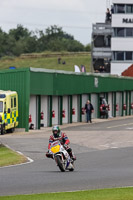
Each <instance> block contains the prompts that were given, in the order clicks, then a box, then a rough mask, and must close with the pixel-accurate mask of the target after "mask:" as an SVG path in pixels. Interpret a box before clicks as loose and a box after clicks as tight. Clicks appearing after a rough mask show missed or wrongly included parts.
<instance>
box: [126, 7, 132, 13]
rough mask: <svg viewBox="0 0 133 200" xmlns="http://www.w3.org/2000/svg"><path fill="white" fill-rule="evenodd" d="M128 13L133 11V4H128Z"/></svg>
mask: <svg viewBox="0 0 133 200" xmlns="http://www.w3.org/2000/svg"><path fill="white" fill-rule="evenodd" d="M126 13H133V5H126Z"/></svg>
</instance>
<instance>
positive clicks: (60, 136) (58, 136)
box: [46, 126, 76, 160]
mask: <svg viewBox="0 0 133 200" xmlns="http://www.w3.org/2000/svg"><path fill="white" fill-rule="evenodd" d="M52 132H53V135H51V136H50V138H49V144H48V152H46V157H48V158H53V155H52V154H50V153H49V149H50V145H51V143H52V142H54V141H57V140H59V141H60V143H61V144H62V145H63V146H64V148H65V150H66V151H67V152H68V153H69V155H70V158H71V159H72V160H76V157H75V155H73V153H72V149H71V148H70V147H69V144H70V140H69V139H68V137H67V135H66V134H65V133H62V132H61V130H60V127H59V126H53V128H52Z"/></svg>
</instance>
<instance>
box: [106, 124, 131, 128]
mask: <svg viewBox="0 0 133 200" xmlns="http://www.w3.org/2000/svg"><path fill="white" fill-rule="evenodd" d="M128 125H133V123H128V124H120V125H116V126H109V127H107V128H108V129H110V128H117V127H121V126H128Z"/></svg>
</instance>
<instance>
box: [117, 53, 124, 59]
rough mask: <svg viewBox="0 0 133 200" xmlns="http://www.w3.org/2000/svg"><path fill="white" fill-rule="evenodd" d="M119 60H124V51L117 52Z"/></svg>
mask: <svg viewBox="0 0 133 200" xmlns="http://www.w3.org/2000/svg"><path fill="white" fill-rule="evenodd" d="M117 60H124V52H122V51H118V52H117Z"/></svg>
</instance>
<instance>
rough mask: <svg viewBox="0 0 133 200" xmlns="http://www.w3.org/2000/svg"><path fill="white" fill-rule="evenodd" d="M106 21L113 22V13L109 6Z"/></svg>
mask: <svg viewBox="0 0 133 200" xmlns="http://www.w3.org/2000/svg"><path fill="white" fill-rule="evenodd" d="M106 22H111V14H110V10H109V8H107V12H106Z"/></svg>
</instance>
